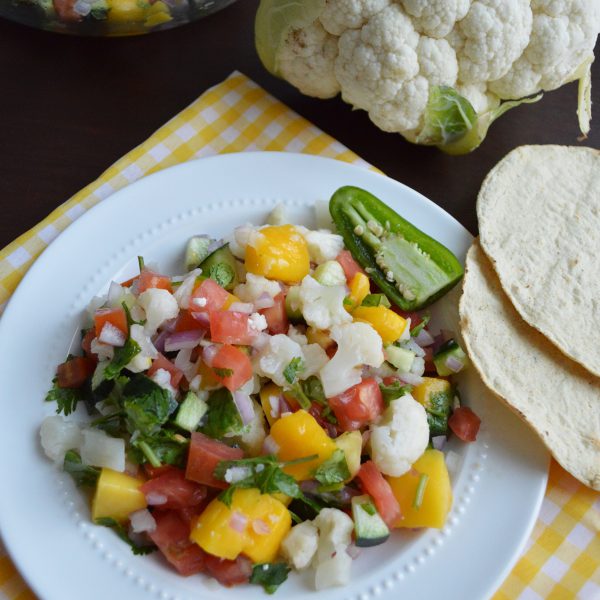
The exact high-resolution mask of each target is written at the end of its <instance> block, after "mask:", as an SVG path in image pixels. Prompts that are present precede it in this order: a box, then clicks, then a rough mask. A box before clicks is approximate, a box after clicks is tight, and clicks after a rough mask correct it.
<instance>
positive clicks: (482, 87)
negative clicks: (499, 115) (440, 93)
mask: <svg viewBox="0 0 600 600" xmlns="http://www.w3.org/2000/svg"><path fill="white" fill-rule="evenodd" d="M456 91H457V92H458V93H459V94H460V95H461V96H463V97H464V98H466V99H467V100H468V101H469V102H470V103H471V105H472V106H473V108H474V109H475V110H476V111H477V114H480V115H481V114H483V113H486V112H488V111H489V110H493V109H495V108H497V107H498V105H499V104H500V98H498V96H496V95H495V94H493V93H491V92H490V91H489V90H488V88H487V84H486V83H465V84H461V83H460V82H459V83H458V84H457V85H456Z"/></svg>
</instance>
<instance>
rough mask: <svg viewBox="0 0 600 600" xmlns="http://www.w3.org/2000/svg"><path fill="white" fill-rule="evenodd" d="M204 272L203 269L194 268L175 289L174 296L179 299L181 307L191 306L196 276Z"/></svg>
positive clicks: (178, 302)
mask: <svg viewBox="0 0 600 600" xmlns="http://www.w3.org/2000/svg"><path fill="white" fill-rule="evenodd" d="M201 274H202V269H194V270H193V271H190V272H189V273H188V274H187V275H186V276H185V279H184V280H183V281H182V282H181V285H180V286H179V287H178V288H177V289H176V290H175V293H174V294H173V297H174V298H175V300H177V304H179V308H185V309H187V308H189V307H190V300H191V298H192V292H193V291H194V288H195V287H196V278H197V277H198V275H201Z"/></svg>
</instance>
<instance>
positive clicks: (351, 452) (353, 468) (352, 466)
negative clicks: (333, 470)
mask: <svg viewBox="0 0 600 600" xmlns="http://www.w3.org/2000/svg"><path fill="white" fill-rule="evenodd" d="M334 441H335V445H336V446H337V447H338V448H339V449H340V450H343V452H344V455H345V457H346V464H347V465H348V470H349V471H350V479H353V478H354V476H355V475H356V474H357V473H358V471H359V469H360V455H361V453H362V441H363V440H362V435H361V433H360V431H346V432H344V433H342V435H340V436H339V437H337V438H335V440H334Z"/></svg>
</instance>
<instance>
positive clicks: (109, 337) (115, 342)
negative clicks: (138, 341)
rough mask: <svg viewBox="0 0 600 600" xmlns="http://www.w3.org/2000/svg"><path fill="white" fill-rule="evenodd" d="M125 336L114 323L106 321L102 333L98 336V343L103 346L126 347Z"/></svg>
mask: <svg viewBox="0 0 600 600" xmlns="http://www.w3.org/2000/svg"><path fill="white" fill-rule="evenodd" d="M125 339H126V337H125V334H124V333H123V332H122V331H121V330H120V329H119V328H118V327H115V326H114V325H113V324H112V323H110V322H108V321H106V322H105V323H104V325H103V326H102V331H101V332H100V335H99V336H98V341H99V342H101V343H103V344H110V345H111V346H119V347H120V346H124V345H125Z"/></svg>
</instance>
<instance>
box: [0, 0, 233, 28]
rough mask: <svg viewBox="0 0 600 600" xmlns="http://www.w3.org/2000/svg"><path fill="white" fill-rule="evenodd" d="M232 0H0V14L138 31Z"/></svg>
mask: <svg viewBox="0 0 600 600" xmlns="http://www.w3.org/2000/svg"><path fill="white" fill-rule="evenodd" d="M233 2H235V0H0V17H5V18H7V19H10V20H11V21H16V22H18V23H23V24H25V25H30V26H32V27H37V28H39V29H46V30H48V31H55V32H58V33H72V34H76V35H96V36H106V35H111V36H114V35H137V34H142V33H150V32H152V31H158V30H161V29H170V28H171V27H177V26H179V25H184V24H185V23H189V22H191V21H195V20H197V19H201V18H202V17H206V16H208V15H210V14H212V13H214V12H216V11H218V10H221V9H222V8H225V7H226V6H229V5H230V4H233Z"/></svg>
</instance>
